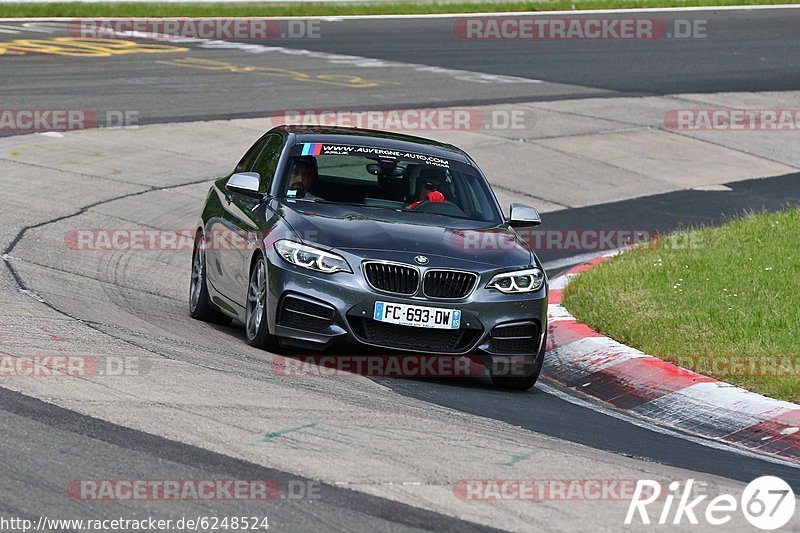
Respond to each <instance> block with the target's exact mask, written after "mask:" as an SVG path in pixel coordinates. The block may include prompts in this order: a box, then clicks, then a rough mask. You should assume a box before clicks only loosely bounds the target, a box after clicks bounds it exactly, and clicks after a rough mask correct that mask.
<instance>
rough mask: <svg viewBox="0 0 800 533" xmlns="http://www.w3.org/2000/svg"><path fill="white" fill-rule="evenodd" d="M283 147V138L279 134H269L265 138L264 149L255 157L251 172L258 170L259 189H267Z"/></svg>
mask: <svg viewBox="0 0 800 533" xmlns="http://www.w3.org/2000/svg"><path fill="white" fill-rule="evenodd" d="M282 149H283V138H282V137H281V136H280V135H271V136H270V137H269V138H267V139H266V144H265V145H264V149H263V150H261V153H260V154H259V155H258V159H256V163H255V165H253V170H252V171H253V172H258V174H259V175H260V176H261V190H262V191H268V190H269V186H270V184H271V183H272V178H273V177H274V175H275V169H277V168H278V159H280V156H281V150H282Z"/></svg>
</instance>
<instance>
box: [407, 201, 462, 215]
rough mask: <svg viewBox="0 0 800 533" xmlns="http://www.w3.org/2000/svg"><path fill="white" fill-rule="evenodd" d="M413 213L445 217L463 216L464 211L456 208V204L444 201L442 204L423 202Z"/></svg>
mask: <svg viewBox="0 0 800 533" xmlns="http://www.w3.org/2000/svg"><path fill="white" fill-rule="evenodd" d="M414 211H419V212H420V213H434V214H437V215H445V216H449V215H453V216H462V217H463V216H465V213H464V211H463V210H462V209H461V208H460V207H459V206H458V204H456V203H454V202H451V201H450V200H445V201H444V202H430V201H428V200H423V201H422V202H421V203H420V204H418V205H417V206H416V207H415V208H414Z"/></svg>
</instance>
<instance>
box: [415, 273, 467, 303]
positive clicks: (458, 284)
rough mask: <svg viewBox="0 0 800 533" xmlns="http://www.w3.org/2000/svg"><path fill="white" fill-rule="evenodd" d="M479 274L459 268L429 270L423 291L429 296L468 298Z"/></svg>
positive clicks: (452, 298)
mask: <svg viewBox="0 0 800 533" xmlns="http://www.w3.org/2000/svg"><path fill="white" fill-rule="evenodd" d="M477 281H478V275H477V274H474V273H472V272H460V271H458V270H428V272H426V273H425V281H424V283H423V285H422V292H423V294H425V296H427V297H428V298H446V299H451V300H455V299H459V298H466V297H467V296H469V294H470V293H471V292H472V289H474V288H475V283H476V282H477Z"/></svg>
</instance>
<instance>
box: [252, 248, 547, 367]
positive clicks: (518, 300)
mask: <svg viewBox="0 0 800 533" xmlns="http://www.w3.org/2000/svg"><path fill="white" fill-rule="evenodd" d="M267 255H268V278H269V305H268V313H267V319H268V325H269V329H270V333H272V334H273V335H276V336H278V337H279V338H280V340H281V342H282V343H283V344H286V345H291V346H294V347H298V348H303V349H310V350H324V349H326V348H329V347H331V346H332V345H335V344H339V343H342V344H344V343H347V342H349V343H353V344H356V345H359V346H361V347H368V349H369V350H371V351H374V352H375V353H382V351H386V350H399V351H402V352H409V353H425V354H429V355H430V354H449V355H477V356H480V357H481V358H482V359H483V360H484V361H486V360H488V359H491V360H492V361H495V362H496V361H509V362H520V361H521V360H522V361H524V362H530V363H532V362H533V361H534V359H535V357H536V355H537V354H538V353H539V352H540V349H541V348H542V343H543V342H544V332H545V330H546V327H547V284H546V283H545V285H544V286H543V287H542V288H541V289H540V290H539V291H537V292H535V293H530V294H502V293H500V292H499V291H496V290H494V289H486V288H485V285H486V283H488V279H485V278H486V277H487V276H488V275H486V276H481V279H480V280H479V283H478V286H477V288H476V289H475V290H474V291H473V292H472V294H470V296H469V297H467V298H466V299H462V300H434V299H427V298H424V297H400V296H394V295H391V294H384V293H380V292H377V291H375V290H373V289H372V288H370V287H369V285H368V284H367V282H366V280H365V279H364V276H363V274H362V272H361V268H360V263H359V264H356V265H353V261H350V264H351V266H352V267H353V270H354V273H345V272H338V273H335V274H322V273H317V272H314V271H310V270H308V269H304V268H300V267H297V266H295V265H292V264H290V263H287V262H286V261H285V260H283V259H282V258H281V257H279V256H278V255H277V253H275V252H274V250H272V251H269V252H268V254H267ZM377 301H382V302H390V303H404V304H412V305H422V306H427V307H435V308H443V309H459V310H460V311H461V313H462V317H461V327H460V328H459V329H458V330H444V329H435V330H434V329H430V328H417V327H411V326H391V325H386V324H384V323H382V322H378V321H375V320H374V319H373V318H372V312H373V309H374V306H375V302H377ZM506 328H513V329H506ZM507 333H510V334H511V335H507ZM513 333H524V336H523V338H517V339H514V337H519V336H518V335H513ZM499 335H503V337H500V336H499ZM528 335H530V336H531V337H532V338H531V339H530V340H529V341H528V340H525V338H524V337H526V336H528ZM515 340H516V343H515ZM508 348H514V349H512V350H509V349H508ZM373 349H374V350H373Z"/></svg>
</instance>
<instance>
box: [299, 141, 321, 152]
mask: <svg viewBox="0 0 800 533" xmlns="http://www.w3.org/2000/svg"><path fill="white" fill-rule="evenodd" d="M320 153H322V145H321V144H319V143H313V144H304V145H303V152H302V155H319V154H320Z"/></svg>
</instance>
